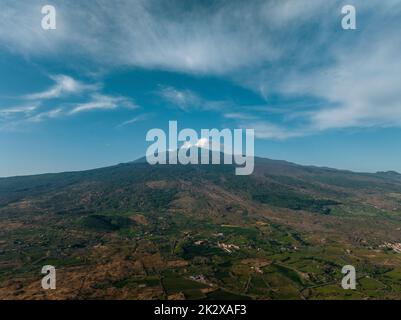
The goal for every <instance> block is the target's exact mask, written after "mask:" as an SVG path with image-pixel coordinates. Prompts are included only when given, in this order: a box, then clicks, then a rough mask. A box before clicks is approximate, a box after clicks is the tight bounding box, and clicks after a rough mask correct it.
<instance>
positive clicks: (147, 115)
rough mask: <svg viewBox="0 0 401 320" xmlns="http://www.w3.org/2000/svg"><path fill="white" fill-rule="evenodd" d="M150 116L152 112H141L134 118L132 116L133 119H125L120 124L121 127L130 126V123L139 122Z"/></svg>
mask: <svg viewBox="0 0 401 320" xmlns="http://www.w3.org/2000/svg"><path fill="white" fill-rule="evenodd" d="M150 116H151V114H150V113H144V114H141V115H139V116H136V117H134V118H132V119H130V120H127V121H124V122H123V123H121V124H120V125H119V127H124V126H128V125H131V124H134V123H137V122H139V121H144V120H147V119H149V117H150Z"/></svg>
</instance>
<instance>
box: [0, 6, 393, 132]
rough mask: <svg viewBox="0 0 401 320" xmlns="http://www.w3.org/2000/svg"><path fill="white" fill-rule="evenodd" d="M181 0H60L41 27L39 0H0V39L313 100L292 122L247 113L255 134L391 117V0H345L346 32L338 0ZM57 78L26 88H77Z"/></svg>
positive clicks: (190, 99) (109, 105) (197, 103)
mask: <svg viewBox="0 0 401 320" xmlns="http://www.w3.org/2000/svg"><path fill="white" fill-rule="evenodd" d="M182 3H183V2H182V1H181V0H178V1H173V2H170V1H169V2H168V3H167V2H165V1H158V0H137V1H118V2H110V1H107V0H97V1H91V2H90V3H89V2H88V3H87V2H82V1H81V2H60V3H58V4H57V6H56V8H57V13H58V24H57V30H55V31H54V32H45V31H43V30H41V27H40V18H41V16H40V14H39V13H40V7H41V5H42V3H41V1H39V0H32V1H29V2H25V1H21V2H18V1H14V0H3V2H2V10H1V12H0V46H2V47H6V48H7V49H9V50H11V51H13V52H18V53H20V54H23V55H24V56H33V57H46V58H47V57H50V58H54V59H57V58H59V59H60V61H63V62H64V59H65V58H66V57H67V58H69V57H73V58H79V59H82V58H84V59H88V60H90V61H93V62H94V63H96V64H99V65H102V66H106V67H110V68H113V67H115V66H121V65H123V66H134V67H143V68H148V69H163V70H173V71H178V72H185V73H191V74H197V75H199V74H200V75H205V74H206V75H218V76H223V77H225V78H227V79H231V80H233V81H236V82H237V83H239V84H241V85H243V86H246V87H248V88H251V89H252V90H254V91H255V92H259V93H260V94H261V96H263V97H264V98H265V99H267V100H268V99H269V97H270V96H271V95H274V94H278V93H279V94H284V95H286V96H288V95H289V96H295V97H300V98H302V97H305V96H306V97H309V98H317V99H320V100H321V101H322V103H321V105H320V106H317V107H315V108H314V109H313V110H308V111H307V112H305V110H303V109H302V108H301V109H300V110H290V111H288V112H287V114H286V116H287V119H288V118H291V121H292V122H291V121H290V122H288V121H287V122H286V121H285V120H286V119H285V120H283V121H281V122H277V123H274V124H273V123H265V122H261V123H264V124H263V125H260V123H259V125H260V132H262V133H261V134H260V135H259V137H264V138H271V137H279V138H285V137H292V136H294V135H295V136H298V135H301V134H311V133H313V132H321V131H323V130H330V129H336V128H349V127H366V126H381V127H383V126H397V127H401V120H400V119H401V111H400V108H401V107H400V101H401V77H400V74H401V62H400V61H401V60H400V53H401V38H400V36H399V30H400V28H401V20H400V19H399V17H400V16H401V0H387V1H379V0H371V1H364V0H354V1H353V4H354V5H355V6H356V8H357V15H358V16H357V26H358V30H356V31H344V30H342V29H341V27H340V26H341V14H340V13H341V7H342V5H344V1H342V0H334V1H329V2H328V1H322V0H304V1H291V0H280V1H278V0H270V1H259V0H255V1H252V2H244V1H237V0H232V1H222V2H220V1H218V2H216V3H214V2H209V1H208V2H207V4H205V3H204V2H191V3H190V4H187V5H185V6H184V5H183V4H182ZM34 12H37V13H38V15H35V14H33V13H34ZM65 61H69V60H68V59H65ZM71 61H76V59H72V60H71ZM62 82H63V81H60V83H62ZM60 83H58V82H57V83H56V85H55V86H54V87H52V88H50V89H49V90H48V91H45V92H42V93H37V94H36V95H37V96H36V98H38V99H42V98H43V99H45V98H52V97H55V96H58V95H62V94H69V93H72V92H76V91H75V90H77V85H76V83H74V82H71V81H70V82H69V81H66V82H64V83H63V84H60ZM78 87H79V85H78ZM78 91H79V90H78ZM161 94H162V95H163V97H164V98H165V99H167V100H169V101H170V102H171V103H174V104H175V105H176V106H177V107H179V108H181V109H183V110H187V111H188V110H190V108H191V107H194V108H196V109H201V110H205V109H210V108H214V110H224V112H225V113H226V114H227V115H226V118H227V119H233V120H236V121H245V120H247V121H249V122H254V123H255V122H256V120H253V119H244V118H242V119H241V116H240V113H241V114H242V117H243V116H244V115H245V114H247V113H246V112H245V111H244V112H237V111H236V112H232V114H231V115H230V113H229V112H227V111H226V110H225V109H226V108H225V107H227V105H226V104H224V103H222V102H219V101H215V102H209V103H206V101H204V100H203V99H202V98H200V97H199V96H198V95H196V94H194V93H193V92H191V91H188V90H178V89H176V88H172V87H165V88H162V90H161ZM34 98H35V96H34ZM104 100H106V101H104ZM116 104H117V103H116V102H113V101H107V99H103V100H102V99H98V100H96V99H93V100H91V101H90V102H87V103H83V104H80V105H79V106H77V107H76V111H75V112H79V111H87V110H92V109H113V108H115V105H116ZM73 112H74V111H73ZM293 128H296V129H293ZM262 129H263V130H262Z"/></svg>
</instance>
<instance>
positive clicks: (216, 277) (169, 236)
mask: <svg viewBox="0 0 401 320" xmlns="http://www.w3.org/2000/svg"><path fill="white" fill-rule="evenodd" d="M234 169H235V167H234V166H232V165H219V166H216V165H189V166H182V165H156V166H150V165H148V164H146V163H143V161H136V162H132V163H127V164H120V165H117V166H113V167H107V168H102V169H96V170H89V171H83V172H71V173H60V174H45V175H38V176H28V177H13V178H2V179H0V218H1V223H0V281H1V286H0V287H1V288H3V289H0V297H6V298H10V297H12V298H37V299H40V298H58V299H62V298H85V297H89V298H135V299H141V298H167V297H170V298H187V299H194V298H202V299H213V298H222V297H224V296H225V295H228V294H235V295H237V296H238V298H244V297H250V298H265V299H267V298H269V299H270V298H273V299H275V298H284V299H285V298H298V299H305V298H317V297H318V298H333V297H344V296H349V295H351V296H352V297H354V298H369V297H371V298H384V297H386V298H391V297H392V298H394V297H398V298H399V294H398V293H396V292H397V291H396V290H395V289H397V288H398V286H399V283H400V282H399V281H398V280H399V277H400V275H401V259H400V254H399V253H397V251H396V248H397V243H399V242H401V239H400V230H401V178H400V175H398V174H396V173H392V172H388V173H377V174H367V173H353V172H350V171H340V170H335V169H329V168H317V167H305V166H299V165H296V164H292V163H288V162H285V161H275V160H269V159H262V158H256V160H255V172H254V174H253V175H251V176H235V174H234ZM394 248H395V249H394ZM44 264H52V265H55V267H56V268H57V270H58V275H59V279H58V288H60V289H58V290H57V291H56V292H46V291H43V290H41V289H40V275H38V272H39V271H38V270H40V268H41V266H42V265H44ZM345 264H354V265H356V266H357V270H359V271H360V273H361V274H362V275H370V276H371V278H366V279H374V281H375V282H374V284H372V283H371V282H372V281H373V280H372V281H370V280H369V281H368V280H364V282H368V283H367V284H364V282H361V285H360V288H361V289H360V290H359V291H356V292H352V293H350V292H344V291H343V290H342V289H341V287H339V284H340V281H341V273H340V271H341V266H342V265H345ZM361 281H362V280H361ZM373 285H375V286H378V287H380V288H381V289H380V290H376V291H375V292H373V291H372V290H371V289H370V288H371V287H372V286H373ZM398 292H400V290H398Z"/></svg>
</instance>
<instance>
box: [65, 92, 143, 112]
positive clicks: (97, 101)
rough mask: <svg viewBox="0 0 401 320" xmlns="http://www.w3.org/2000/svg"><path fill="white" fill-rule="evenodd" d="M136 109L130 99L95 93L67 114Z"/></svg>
mask: <svg viewBox="0 0 401 320" xmlns="http://www.w3.org/2000/svg"><path fill="white" fill-rule="evenodd" d="M119 107H121V108H128V109H136V108H137V106H136V105H135V104H134V103H133V101H132V99H130V98H127V97H120V96H109V95H104V94H99V93H95V94H93V95H92V96H91V98H90V100H89V101H87V102H83V103H79V104H77V105H75V106H74V107H73V109H72V110H71V111H69V114H77V113H81V112H88V111H94V110H114V109H117V108H119Z"/></svg>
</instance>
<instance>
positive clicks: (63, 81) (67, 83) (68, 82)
mask: <svg viewBox="0 0 401 320" xmlns="http://www.w3.org/2000/svg"><path fill="white" fill-rule="evenodd" d="M50 78H51V79H52V80H53V81H54V82H55V84H54V85H53V86H51V87H50V88H48V89H47V90H45V91H42V92H37V93H31V94H28V95H26V96H25V98H26V99H28V100H45V99H55V98H60V97H63V96H66V95H72V94H79V93H82V92H84V91H94V90H98V89H99V85H98V84H85V83H83V82H80V81H78V80H75V79H74V78H72V77H70V76H67V75H63V74H61V75H52V76H50Z"/></svg>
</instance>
